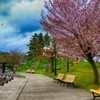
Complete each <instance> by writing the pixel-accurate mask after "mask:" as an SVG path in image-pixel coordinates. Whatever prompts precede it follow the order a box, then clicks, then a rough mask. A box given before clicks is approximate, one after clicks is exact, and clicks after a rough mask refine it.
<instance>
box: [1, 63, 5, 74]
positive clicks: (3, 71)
mask: <svg viewBox="0 0 100 100" xmlns="http://www.w3.org/2000/svg"><path fill="white" fill-rule="evenodd" d="M2 73H5V63H3V66H2Z"/></svg>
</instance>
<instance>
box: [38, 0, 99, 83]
mask: <svg viewBox="0 0 100 100" xmlns="http://www.w3.org/2000/svg"><path fill="white" fill-rule="evenodd" d="M44 7H45V8H46V10H47V11H46V13H45V12H44V11H42V12H41V17H42V18H41V21H40V23H41V24H42V25H43V28H44V30H45V31H47V32H49V33H50V34H51V35H52V37H53V39H54V40H55V42H56V43H57V44H59V45H60V46H61V47H62V49H63V50H64V51H65V52H66V53H67V54H68V55H74V56H83V57H85V59H87V60H88V62H89V63H90V64H91V66H92V68H93V71H94V83H98V72H97V68H96V65H95V63H94V61H93V57H95V56H97V55H98V54H100V0H49V1H48V2H47V1H45V5H44Z"/></svg>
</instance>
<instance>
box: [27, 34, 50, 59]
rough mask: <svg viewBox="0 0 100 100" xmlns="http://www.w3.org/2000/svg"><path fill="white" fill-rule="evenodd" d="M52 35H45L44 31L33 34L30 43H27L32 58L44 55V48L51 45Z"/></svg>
mask: <svg viewBox="0 0 100 100" xmlns="http://www.w3.org/2000/svg"><path fill="white" fill-rule="evenodd" d="M50 41H51V37H50V36H49V35H48V33H46V34H45V35H44V36H43V34H42V33H40V34H37V33H35V34H34V35H32V37H31V40H30V43H29V44H28V45H27V46H28V47H29V51H28V52H27V54H28V56H29V57H30V58H32V57H35V56H39V55H42V53H43V48H44V47H45V46H47V45H50Z"/></svg>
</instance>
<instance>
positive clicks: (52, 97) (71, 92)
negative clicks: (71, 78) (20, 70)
mask: <svg viewBox="0 0 100 100" xmlns="http://www.w3.org/2000/svg"><path fill="white" fill-rule="evenodd" d="M21 75H24V76H26V78H22V77H21V78H20V77H15V79H14V80H13V81H12V82H9V83H8V84H6V85H5V86H3V87H0V100H92V94H91V93H89V92H87V91H84V90H81V89H74V88H66V87H63V86H60V85H59V84H57V83H54V82H53V80H52V79H51V78H49V77H46V76H43V75H39V74H21ZM96 100H100V98H99V99H96Z"/></svg>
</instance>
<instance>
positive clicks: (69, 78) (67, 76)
mask: <svg viewBox="0 0 100 100" xmlns="http://www.w3.org/2000/svg"><path fill="white" fill-rule="evenodd" d="M75 77H76V75H69V74H67V75H66V78H65V80H66V81H68V82H74V80H75Z"/></svg>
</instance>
